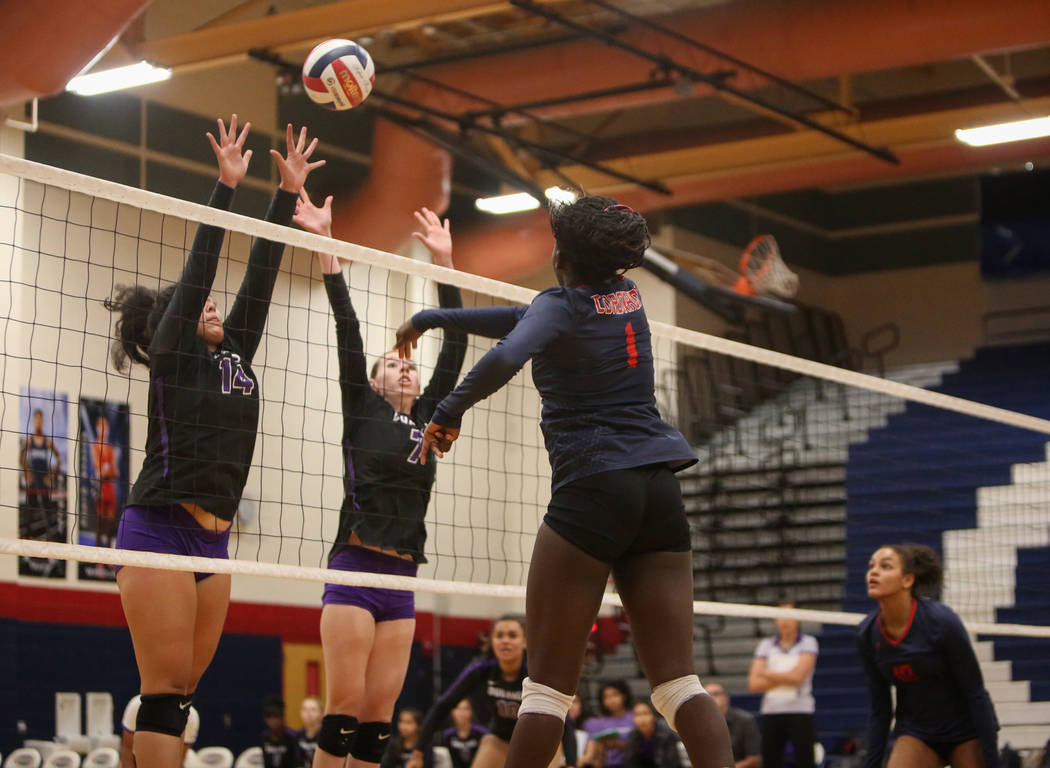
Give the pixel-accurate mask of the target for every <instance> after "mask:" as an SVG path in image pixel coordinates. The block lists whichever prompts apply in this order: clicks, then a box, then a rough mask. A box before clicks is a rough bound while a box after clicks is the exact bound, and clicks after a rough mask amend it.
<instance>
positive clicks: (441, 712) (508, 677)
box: [407, 616, 576, 768]
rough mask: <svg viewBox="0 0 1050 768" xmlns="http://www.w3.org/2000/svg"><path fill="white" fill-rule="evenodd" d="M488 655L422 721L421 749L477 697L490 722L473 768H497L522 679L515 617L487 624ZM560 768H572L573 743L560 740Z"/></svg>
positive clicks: (415, 766) (520, 628)
mask: <svg viewBox="0 0 1050 768" xmlns="http://www.w3.org/2000/svg"><path fill="white" fill-rule="evenodd" d="M490 637H491V645H492V655H491V656H487V657H485V658H483V659H479V660H478V661H474V662H472V663H471V664H469V665H468V666H467V668H466V669H464V670H463V672H461V673H460V675H459V677H458V678H456V681H455V682H454V683H452V685H451V686H450V687H449V688H448V690H446V691H445V692H444V693H443V694H441V698H439V699H438V700H437V702H435V703H434V706H433V707H431V709H430V712H428V713H427V716H426V719H425V720H424V721H423V729H422V734H421V736H420V740H419V743H420V744H421V745H423V746H426V745H428V744H429V743H430V740H431V739H432V738H433V736H434V732H435V730H436V729H437V727H438V726H439V725H440V724H441V723H442V722H444V720H445V718H447V717H448V716H449V714H450V713H451V712H452V710H453V708H454V707H455V706H456V705H457V703H459V702H460V701H462V700H463V699H465V698H469V697H471V696H472V695H474V694H477V693H480V694H482V695H484V696H485V697H486V698H487V699H488V703H489V705H490V709H491V713H492V714H491V719H490V720H489V722H488V723H487V728H488V731H489V732H488V733H487V734H485V735H484V736H482V738H481V743H480V745H479V747H478V753H477V755H476V756H475V757H474V763H473V765H474V768H502V767H503V765H504V763H505V761H506V758H507V745H508V743H509V742H510V739H511V735H512V734H513V733H514V726H515V724H516V723H517V722H518V708H519V707H520V706H521V686H522V683H523V682H524V680H525V677H526V675H527V674H528V669H527V667H526V663H525V627H524V625H523V624H522V623H521V619H520V618H518V617H516V616H501V617H500V618H498V619H496V621H494V622H493V624H492V632H491V636H490ZM562 746H563V747H564V748H565V750H566V758H565V760H566V765H575V764H576V743H575V740H571V741H567V740H566V739H564V738H563V739H562ZM407 768H423V753H422V752H420V753H418V754H413V755H412V760H411V761H410V762H409V763H408V766H407Z"/></svg>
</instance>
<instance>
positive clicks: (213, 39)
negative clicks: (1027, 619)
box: [139, 0, 549, 69]
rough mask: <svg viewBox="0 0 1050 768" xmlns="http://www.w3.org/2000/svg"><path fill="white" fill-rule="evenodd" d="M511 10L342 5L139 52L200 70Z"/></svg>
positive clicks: (382, 0) (351, 1)
mask: <svg viewBox="0 0 1050 768" xmlns="http://www.w3.org/2000/svg"><path fill="white" fill-rule="evenodd" d="M548 1H549V0H548ZM509 7H510V4H509V2H504V1H501V0H397V2H390V0H341V1H340V2H335V3H325V4H323V5H316V6H312V7H310V8H304V9H302V10H299V11H289V12H288V13H278V14H273V15H271V16H263V17H261V18H257V19H249V20H247V21H240V22H236V23H233V24H224V25H221V26H208V27H206V28H203V29H198V30H194V31H193V32H186V33H184V34H181V35H173V36H171V37H164V38H160V39H157V40H150V41H147V42H145V43H143V44H142V45H141V46H140V48H139V53H140V55H141V56H142V57H143V58H144V59H147V60H149V61H153V62H156V63H158V64H163V65H165V66H168V67H172V68H174V69H178V68H179V67H185V66H193V67H200V66H202V65H205V64H208V63H222V62H225V61H229V60H230V57H232V56H244V57H246V56H247V53H248V51H249V50H250V49H253V48H265V49H269V50H271V51H277V52H284V51H290V50H297V49H304V48H308V47H310V46H311V45H314V44H316V43H318V42H321V41H323V40H327V39H329V38H332V37H339V36H347V37H354V36H359V35H363V34H366V33H374V32H377V31H379V30H381V29H412V28H416V27H419V26H420V25H422V24H436V23H440V22H443V21H451V20H455V19H459V18H470V17H471V16H478V15H483V14H488V13H493V12H496V11H503V10H506V9H507V8H509Z"/></svg>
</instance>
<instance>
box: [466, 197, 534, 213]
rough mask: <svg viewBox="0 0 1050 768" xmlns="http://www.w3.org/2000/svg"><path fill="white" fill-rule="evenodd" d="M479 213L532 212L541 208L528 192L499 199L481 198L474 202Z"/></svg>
mask: <svg viewBox="0 0 1050 768" xmlns="http://www.w3.org/2000/svg"><path fill="white" fill-rule="evenodd" d="M474 205H475V206H477V209H478V210H479V211H484V212H485V213H517V212H518V211H531V210H532V209H533V208H539V207H540V201H539V200H537V199H536V198H535V197H533V196H532V195H530V194H529V193H528V192H515V193H514V194H512V195H499V196H497V197H479V198H478V199H477V200H475V201H474Z"/></svg>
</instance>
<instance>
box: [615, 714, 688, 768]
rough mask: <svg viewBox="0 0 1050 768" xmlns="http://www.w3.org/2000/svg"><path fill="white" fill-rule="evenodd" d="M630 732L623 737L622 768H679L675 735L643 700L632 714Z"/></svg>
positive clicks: (680, 763) (676, 737)
mask: <svg viewBox="0 0 1050 768" xmlns="http://www.w3.org/2000/svg"><path fill="white" fill-rule="evenodd" d="M632 716H633V718H634V729H633V730H632V731H631V732H630V733H629V734H627V744H626V748H625V750H624V752H625V754H626V760H625V762H624V763H623V765H624V766H625V768H681V765H682V760H681V758H680V757H679V754H678V736H676V735H675V734H674V733H672V732H671V729H670V728H669V727H668V726H667V723H665V722H664V720H663V718H662V717H660V716H658V715H657V714H656V711H655V710H654V709H653V708H652V706H651V705H650V704H649V702H647V701H639V702H638V703H637V704H635V705H634V710H633V711H632Z"/></svg>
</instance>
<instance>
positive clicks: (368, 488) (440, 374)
mask: <svg viewBox="0 0 1050 768" xmlns="http://www.w3.org/2000/svg"><path fill="white" fill-rule="evenodd" d="M324 282H325V288H326V289H327V291H328V299H329V301H330V302H331V304H332V314H333V315H334V316H335V328H336V340H337V343H338V349H339V386H340V389H341V391H342V401H343V403H342V404H343V461H344V466H345V474H344V476H343V491H344V494H343V506H342V509H341V510H340V513H339V533H338V536H337V538H336V541H335V546H333V547H332V552H331V555H330V557H332V556H334V555H335V554H336V553H337V552H338V551H339V550H340V549H341V548H342V547H343V546H344V545H345V544H346V543H347V539H348V538H349V536H350V534H351V533H356V534H357V536H358V537H359V538H360V539H361V541H362V542H363V543H364V544H367V545H369V546H374V547H381V548H383V549H393V550H395V551H397V552H399V553H400V554H404V555H411V556H412V558H413V559H414V560H415V562H417V563H423V562H426V558H425V557H424V556H423V545H424V544H425V542H426V538H427V531H426V526H425V525H424V524H423V517H424V516H425V515H426V511H427V505H428V504H429V503H430V489H431V487H432V486H433V485H434V476H435V473H436V471H437V468H436V466H435V465H436V462H433V461H431V462H428V463H427V464H425V465H424V464H420V463H419V455H420V452H421V450H422V446H423V430H424V429H426V426H427V423H428V422H429V421H430V417H431V415H432V414H433V413H434V408H435V407H437V404H438V403H439V402H441V400H442V398H444V397H445V396H446V395H447V394H448V393H449V392H451V391H452V389H453V388H454V387H455V386H456V379H457V378H458V376H459V371H460V369H461V368H462V367H463V359H464V357H466V354H467V335H466V334H465V333H463V332H460V331H445V338H444V340H443V341H442V344H441V351H440V353H439V354H438V359H437V365H436V366H435V368H434V374H433V376H431V378H430V382H429V383H428V384H427V387H426V389H425V390H423V393H422V394H421V395H420V396H419V398H418V399H417V400H416V402H415V405H413V406H412V412H411V413H397V412H396V411H395V410H394V409H393V407H392V406H391V405H390V403H388V402H387V401H386V400H385V399H383V398H382V397H381V396H380V395H378V394H376V392H375V390H373V389H372V386H371V384H370V383H369V380H368V369H367V365H366V362H365V353H364V342H363V340H362V339H361V324H360V321H359V320H358V319H357V313H356V312H355V311H354V305H353V303H352V302H351V301H350V291H349V289H348V288H347V286H346V280H345V279H344V278H343V274H342V273H341V272H336V273H335V274H331V275H325V276H324ZM438 301H439V303H440V305H441V306H442V307H461V306H463V301H462V299H461V298H460V293H459V289H458V288H455V287H453V286H449V285H440V284H439V285H438Z"/></svg>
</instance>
